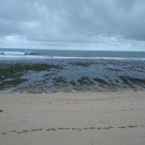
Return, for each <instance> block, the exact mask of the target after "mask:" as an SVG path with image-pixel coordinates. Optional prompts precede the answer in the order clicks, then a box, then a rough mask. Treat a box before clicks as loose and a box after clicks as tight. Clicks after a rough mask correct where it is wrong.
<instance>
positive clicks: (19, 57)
mask: <svg viewBox="0 0 145 145" xmlns="http://www.w3.org/2000/svg"><path fill="white" fill-rule="evenodd" d="M23 59H29V60H31V59H79V60H83V59H86V60H95V59H96V60H97V59H105V60H142V61H144V60H145V58H136V57H128V58H127V57H74V56H71V57H70V56H69V57H68V56H41V55H18V54H17V55H0V60H23Z"/></svg>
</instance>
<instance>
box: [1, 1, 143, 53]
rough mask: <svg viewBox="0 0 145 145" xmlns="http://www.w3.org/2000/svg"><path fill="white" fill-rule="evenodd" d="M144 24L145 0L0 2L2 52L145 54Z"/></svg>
mask: <svg viewBox="0 0 145 145" xmlns="http://www.w3.org/2000/svg"><path fill="white" fill-rule="evenodd" d="M144 25H145V1H144V0H53V1H51V0H31V1H30V0H11V1H10V0H2V2H1V6H0V47H15V48H17V47H19V48H20V47H21V48H26V47H30V48H49V46H51V45H52V43H57V45H60V46H61V45H62V44H63V45H64V43H67V44H68V45H71V47H66V49H90V50H92V49H93V50H145V29H144ZM73 43H75V44H76V45H72V44H73ZM63 45H62V46H63ZM68 45H67V46H68ZM84 46H85V47H84Z"/></svg>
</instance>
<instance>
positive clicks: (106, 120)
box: [0, 90, 145, 145]
mask: <svg viewBox="0 0 145 145" xmlns="http://www.w3.org/2000/svg"><path fill="white" fill-rule="evenodd" d="M0 110H1V111H0V145H144V144H145V92H144V91H136V92H135V91H131V90H126V91H124V92H123V91H120V92H119V91H118V92H99V93H98V92H96V93H95V92H85V93H83V92H74V93H54V94H18V93H17V94H14V93H13V94H7V93H2V92H1V93H0Z"/></svg>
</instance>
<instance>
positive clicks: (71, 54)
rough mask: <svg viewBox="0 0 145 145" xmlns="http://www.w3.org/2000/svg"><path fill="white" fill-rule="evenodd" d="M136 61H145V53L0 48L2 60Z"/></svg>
mask: <svg viewBox="0 0 145 145" xmlns="http://www.w3.org/2000/svg"><path fill="white" fill-rule="evenodd" d="M6 58H7V59H8V58H9V59H10V58H11V59H12V58H13V59H14V58H15V59H16V58H17V59H18V58H19V59H24V58H26V59H52V58H53V59H101V58H102V59H136V60H145V52H130V51H74V50H73V51H72V50H69V51H67V50H46V49H8V48H0V59H6Z"/></svg>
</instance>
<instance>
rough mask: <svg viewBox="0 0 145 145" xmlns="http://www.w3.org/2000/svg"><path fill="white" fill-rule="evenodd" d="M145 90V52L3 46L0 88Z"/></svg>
mask: <svg viewBox="0 0 145 145" xmlns="http://www.w3.org/2000/svg"><path fill="white" fill-rule="evenodd" d="M122 89H123V90H126V89H132V90H135V91H136V90H138V89H142V90H145V52H117V51H116V52H112V51H56V50H34V49H31V50H28V49H13V50H12V49H0V90H11V91H15V92H29V93H50V92H60V91H65V92H66V91H67V92H71V91H118V90H122Z"/></svg>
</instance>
